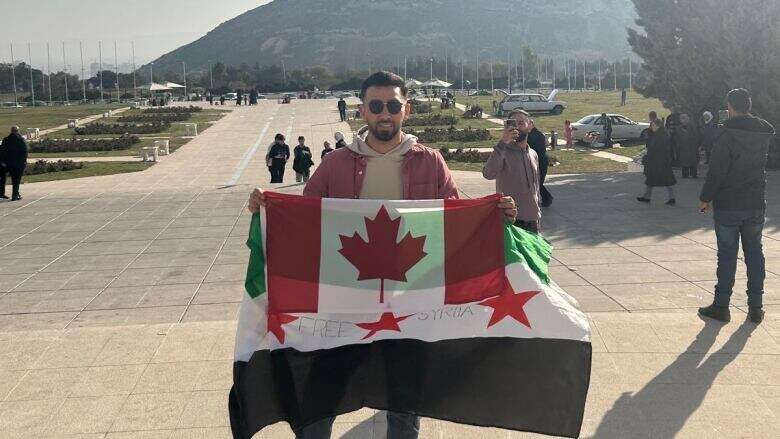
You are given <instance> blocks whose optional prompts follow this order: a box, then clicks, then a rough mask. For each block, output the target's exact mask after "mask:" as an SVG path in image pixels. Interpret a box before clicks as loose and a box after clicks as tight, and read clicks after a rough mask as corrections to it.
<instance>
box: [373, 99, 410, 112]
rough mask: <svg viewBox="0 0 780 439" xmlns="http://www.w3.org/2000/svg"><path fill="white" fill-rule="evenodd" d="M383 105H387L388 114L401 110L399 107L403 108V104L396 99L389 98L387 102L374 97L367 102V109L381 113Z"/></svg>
mask: <svg viewBox="0 0 780 439" xmlns="http://www.w3.org/2000/svg"><path fill="white" fill-rule="evenodd" d="M385 105H387V111H388V112H389V113H390V114H398V113H400V112H401V109H403V108H404V104H402V103H401V102H399V101H398V100H397V99H390V100H389V101H387V103H385V102H382V101H380V100H379V99H374V100H373V101H371V102H369V103H368V109H369V110H371V112H372V113H374V114H382V111H384V110H385Z"/></svg>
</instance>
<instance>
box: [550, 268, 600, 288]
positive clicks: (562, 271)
mask: <svg viewBox="0 0 780 439" xmlns="http://www.w3.org/2000/svg"><path fill="white" fill-rule="evenodd" d="M549 272H550V278H551V279H552V280H553V281H555V283H557V284H558V285H559V286H561V287H563V288H564V289H566V287H569V286H573V285H574V286H576V285H590V284H589V283H588V281H586V280H585V279H583V278H582V277H580V276H579V274H578V273H577V270H572V269H570V268H569V267H565V266H559V267H550V269H549Z"/></svg>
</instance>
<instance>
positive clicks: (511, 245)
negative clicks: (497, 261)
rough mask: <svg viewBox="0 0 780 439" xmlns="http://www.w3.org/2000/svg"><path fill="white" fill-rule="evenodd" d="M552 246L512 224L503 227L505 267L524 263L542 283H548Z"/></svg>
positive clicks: (539, 237)
mask: <svg viewBox="0 0 780 439" xmlns="http://www.w3.org/2000/svg"><path fill="white" fill-rule="evenodd" d="M551 256H552V246H551V245H550V243H549V242H547V240H546V239H544V238H542V236H541V235H537V234H535V233H530V232H526V231H525V230H523V229H521V228H520V227H515V226H514V225H512V224H506V225H505V226H504V259H505V262H506V265H509V264H512V263H516V262H525V263H526V264H528V266H529V267H531V269H532V270H533V271H534V273H536V275H537V276H539V279H541V280H542V281H543V282H544V283H547V284H548V283H550V273H549V271H548V264H549V263H550V257H551Z"/></svg>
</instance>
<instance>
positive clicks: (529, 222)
mask: <svg viewBox="0 0 780 439" xmlns="http://www.w3.org/2000/svg"><path fill="white" fill-rule="evenodd" d="M531 128H532V124H531V118H530V116H529V115H528V113H526V112H525V111H523V110H515V111H512V112H511V113H509V119H507V120H506V128H505V129H504V134H503V135H502V136H501V140H500V141H499V142H498V144H497V145H496V146H495V148H494V149H493V152H492V153H491V154H490V158H488V161H487V163H485V166H484V168H483V169H482V175H483V176H484V177H485V178H487V179H488V180H496V192H499V193H502V194H506V195H509V196H511V197H512V199H513V200H514V201H515V205H516V206H517V219H516V220H515V225H516V226H518V227H520V228H523V229H525V230H527V231H529V232H532V233H539V221H540V220H541V217H542V212H541V210H540V208H539V181H540V180H539V157H538V156H537V154H536V152H535V151H534V150H533V149H531V148H530V147H529V146H528V133H529V131H530V130H531Z"/></svg>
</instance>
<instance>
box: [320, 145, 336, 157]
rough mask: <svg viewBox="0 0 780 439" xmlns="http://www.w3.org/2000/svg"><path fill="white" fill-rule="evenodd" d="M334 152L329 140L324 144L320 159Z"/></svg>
mask: <svg viewBox="0 0 780 439" xmlns="http://www.w3.org/2000/svg"><path fill="white" fill-rule="evenodd" d="M332 152H333V148H331V147H330V142H328V141H327V140H326V141H325V143H323V144H322V155H320V159H324V158H325V156H326V155H328V154H330V153H332Z"/></svg>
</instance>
